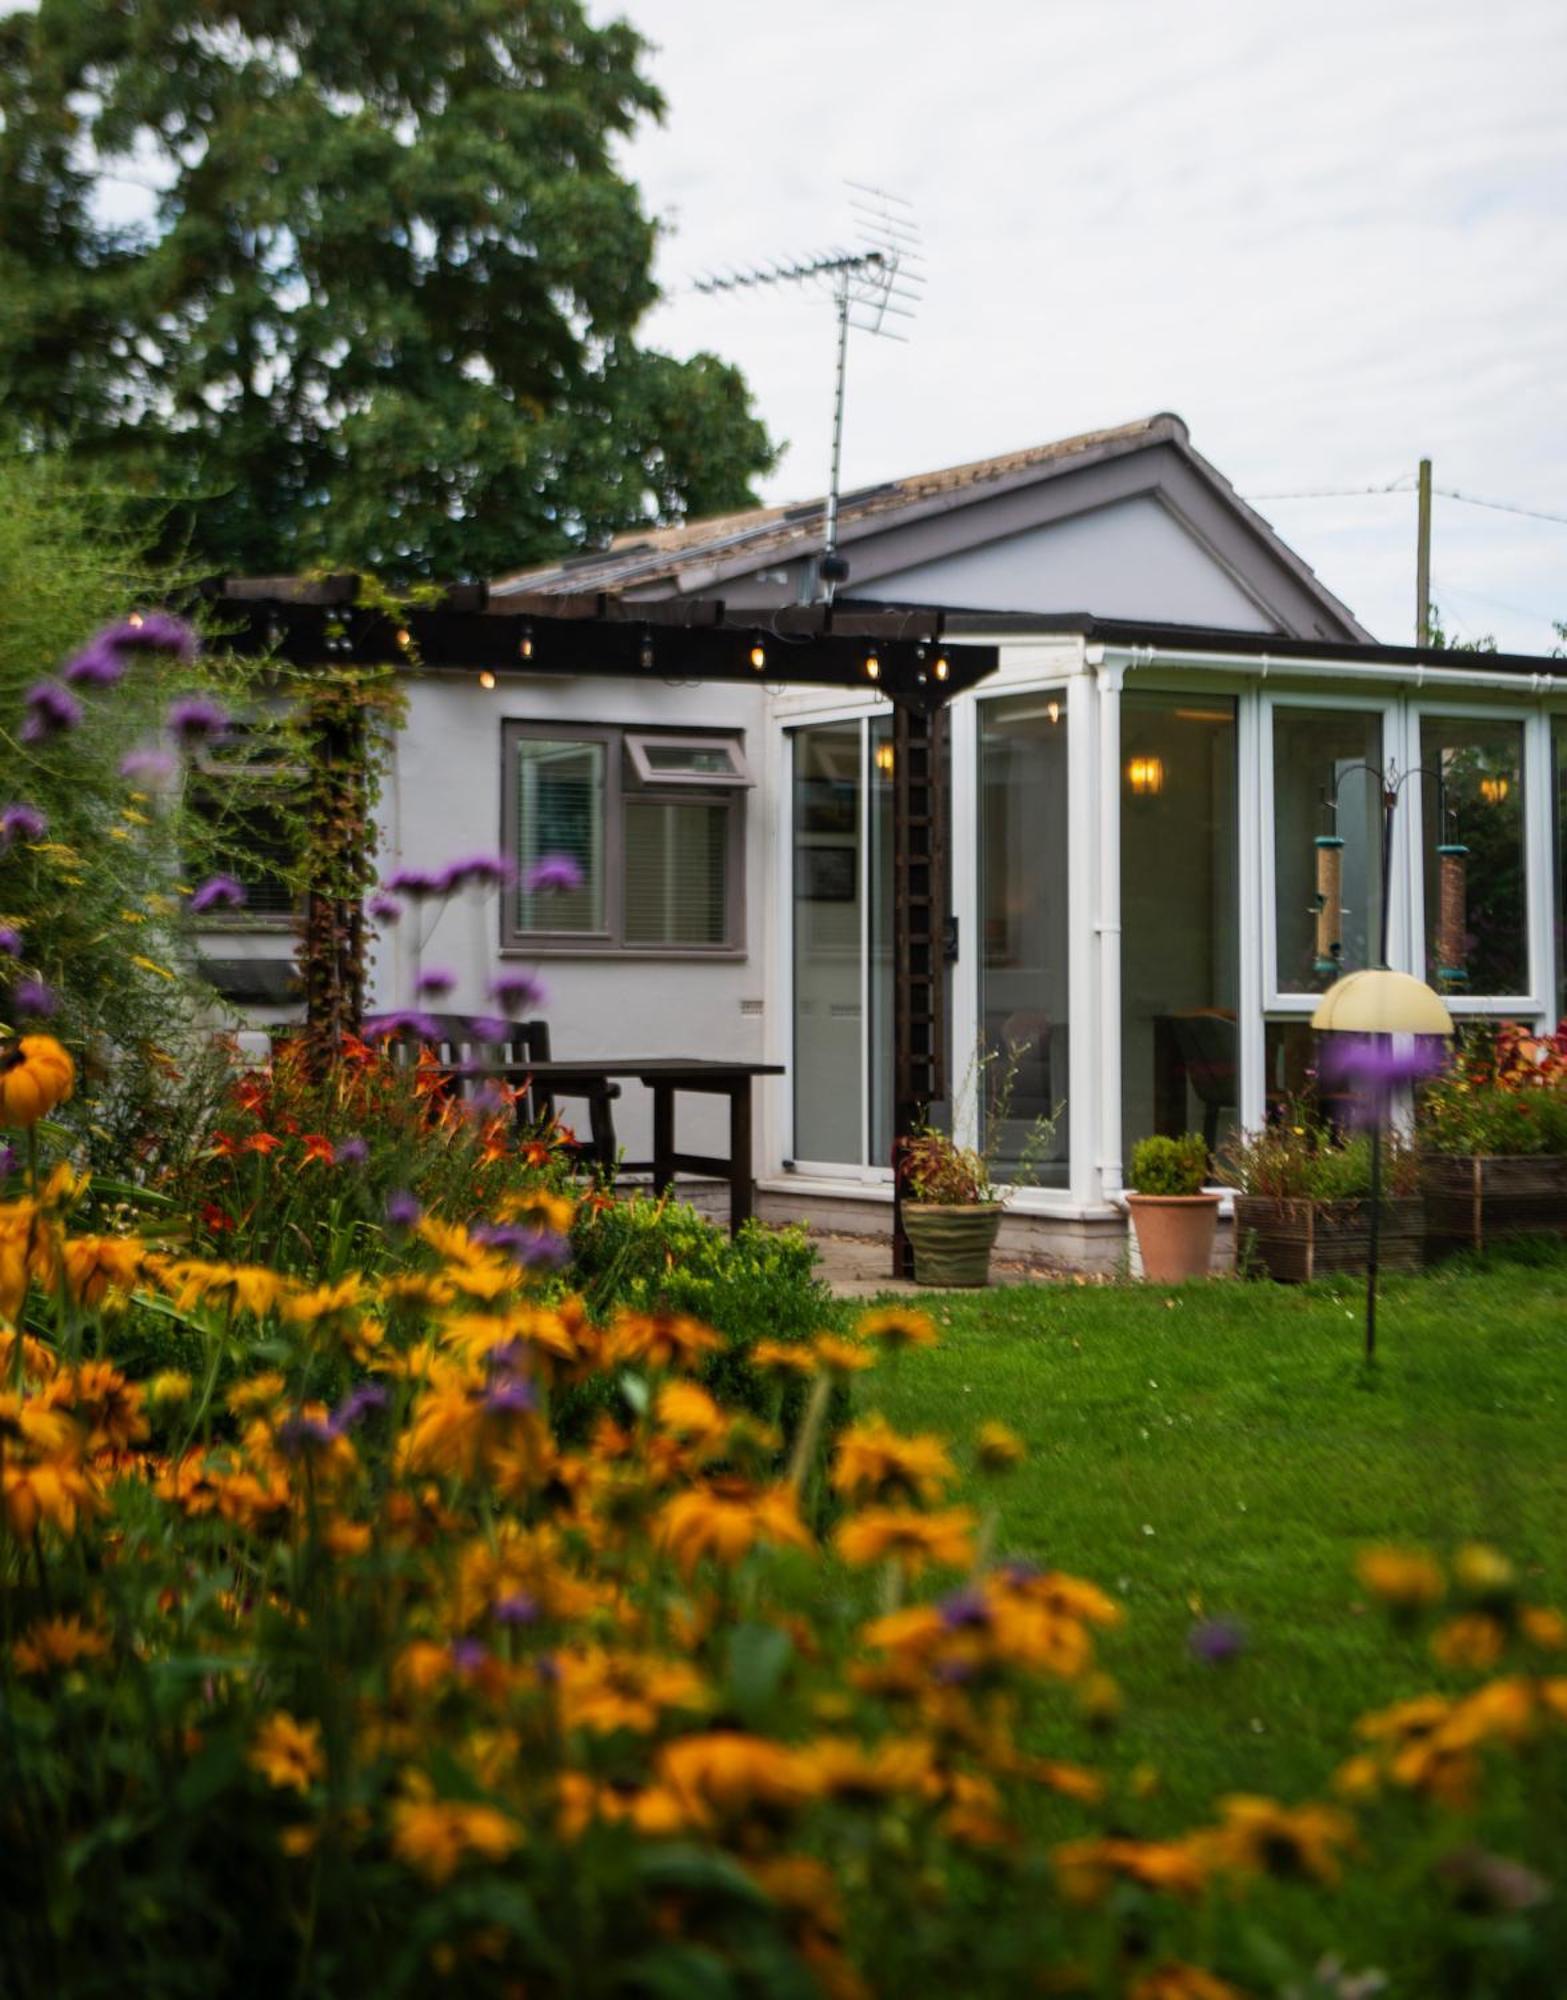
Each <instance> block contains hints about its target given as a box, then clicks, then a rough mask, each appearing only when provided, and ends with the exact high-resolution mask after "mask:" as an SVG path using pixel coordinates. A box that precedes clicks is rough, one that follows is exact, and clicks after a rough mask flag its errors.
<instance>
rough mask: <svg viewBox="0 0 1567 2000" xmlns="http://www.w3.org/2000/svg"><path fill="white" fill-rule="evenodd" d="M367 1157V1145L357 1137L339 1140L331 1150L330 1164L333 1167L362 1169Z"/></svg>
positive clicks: (368, 1151) (368, 1153)
mask: <svg viewBox="0 0 1567 2000" xmlns="http://www.w3.org/2000/svg"><path fill="white" fill-rule="evenodd" d="M369 1157H370V1147H369V1145H368V1144H367V1142H366V1141H365V1140H363V1139H361V1138H359V1137H358V1136H357V1135H355V1136H354V1137H351V1138H347V1139H340V1140H339V1141H338V1143H337V1144H336V1146H334V1147H333V1149H332V1164H333V1166H335V1167H362V1166H363V1165H364V1163H365V1161H366V1160H368V1159H369Z"/></svg>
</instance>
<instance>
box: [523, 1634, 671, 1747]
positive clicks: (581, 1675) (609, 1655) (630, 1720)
mask: <svg viewBox="0 0 1567 2000" xmlns="http://www.w3.org/2000/svg"><path fill="white" fill-rule="evenodd" d="M555 1665H556V1668H557V1671H558V1674H559V1678H558V1680H557V1682H556V1699H557V1702H558V1704H559V1713H560V1724H561V1728H562V1729H564V1730H566V1731H568V1732H569V1731H571V1730H574V1729H586V1730H588V1731H590V1732H591V1733H592V1734H594V1735H598V1736H612V1735H614V1734H615V1732H616V1731H617V1730H621V1729H628V1730H631V1731H633V1732H634V1733H635V1734H636V1735H638V1736H649V1735H651V1734H652V1732H653V1731H654V1730H655V1729H657V1728H658V1727H659V1725H660V1723H661V1722H662V1721H663V1720H664V1718H665V1717H666V1715H668V1714H669V1713H670V1712H671V1711H672V1710H677V1709H678V1710H685V1711H687V1712H694V1711H698V1710H701V1709H704V1708H706V1707H707V1705H708V1702H709V1695H708V1690H707V1684H706V1683H705V1682H704V1680H703V1679H702V1676H701V1675H700V1674H699V1673H698V1672H697V1671H696V1669H695V1668H694V1667H691V1666H688V1665H687V1664H686V1662H685V1661H684V1660H671V1659H665V1658H663V1657H662V1656H661V1655H658V1654H653V1653H620V1652H611V1651H608V1650H606V1649H605V1648H603V1647H599V1646H595V1647H590V1648H588V1649H587V1650H585V1651H581V1652H570V1651H565V1652H560V1653H557V1654H556V1655H555Z"/></svg>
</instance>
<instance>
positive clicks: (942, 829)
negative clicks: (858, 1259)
mask: <svg viewBox="0 0 1567 2000" xmlns="http://www.w3.org/2000/svg"><path fill="white" fill-rule="evenodd" d="M946 742H947V711H946V708H945V706H944V705H942V704H940V703H936V704H934V705H931V706H925V705H919V706H916V705H914V704H912V703H905V702H899V703H898V704H897V706H896V707H895V708H894V710H893V719H892V760H893V761H892V1038H893V1043H892V1047H893V1053H892V1079H893V1082H892V1118H893V1124H892V1130H893V1140H892V1168H893V1180H892V1187H893V1195H892V1275H893V1276H894V1277H895V1278H908V1277H912V1276H913V1273H914V1256H913V1250H912V1247H911V1245H910V1243H909V1239H908V1235H907V1233H906V1231H905V1230H904V1227H903V1147H904V1143H905V1141H906V1140H907V1139H908V1138H909V1136H910V1135H911V1134H912V1133H913V1132H914V1131H915V1130H916V1129H917V1128H918V1127H919V1125H920V1124H921V1123H922V1122H923V1121H924V1120H925V1119H926V1118H927V1117H928V1116H929V1115H930V1109H931V1106H932V1105H934V1104H936V1103H939V1102H940V1100H941V1099H942V1098H943V1097H945V1096H946V1094H947V1061H946V1056H947V1034H946V930H947V852H948V848H947V808H948V799H947V788H948V772H947V768H946V767H947V758H946Z"/></svg>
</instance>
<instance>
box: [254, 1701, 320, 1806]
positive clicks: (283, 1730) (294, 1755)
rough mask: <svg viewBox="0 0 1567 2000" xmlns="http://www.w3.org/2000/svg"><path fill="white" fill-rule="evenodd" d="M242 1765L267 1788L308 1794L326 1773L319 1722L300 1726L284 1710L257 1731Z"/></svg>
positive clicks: (269, 1717)
mask: <svg viewBox="0 0 1567 2000" xmlns="http://www.w3.org/2000/svg"><path fill="white" fill-rule="evenodd" d="M245 1761H246V1763H247V1764H249V1765H250V1767H251V1769H252V1770H254V1771H259V1772H260V1773H261V1775H262V1777H264V1778H265V1779H266V1781H267V1783H268V1784H269V1785H276V1786H277V1787H278V1788H279V1789H280V1790H289V1791H295V1792H308V1791H309V1789H310V1787H311V1786H312V1785H313V1784H314V1783H315V1781H316V1779H317V1778H319V1777H320V1776H321V1774H322V1773H323V1772H324V1771H325V1769H326V1758H325V1756H324V1755H323V1754H322V1750H321V1725H320V1723H319V1722H300V1721H298V1720H296V1718H295V1717H293V1716H292V1715H290V1714H289V1713H288V1711H287V1710H286V1709H282V1708H280V1709H278V1710H277V1712H276V1713H275V1714H273V1715H269V1716H268V1717H267V1719H266V1721H265V1722H264V1723H262V1725H261V1727H260V1728H259V1729H258V1730H257V1731H256V1734H255V1737H254V1739H253V1740H252V1742H251V1746H250V1749H249V1750H248V1751H247V1752H246V1755H245Z"/></svg>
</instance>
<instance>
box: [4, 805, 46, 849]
mask: <svg viewBox="0 0 1567 2000" xmlns="http://www.w3.org/2000/svg"><path fill="white" fill-rule="evenodd" d="M48 831H49V822H48V820H46V819H45V818H44V816H43V814H42V813H41V812H40V811H39V810H38V808H37V806H24V805H9V806H0V843H3V842H6V841H11V840H42V839H43V837H44V835H45V834H46V833H47V832H48Z"/></svg>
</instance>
